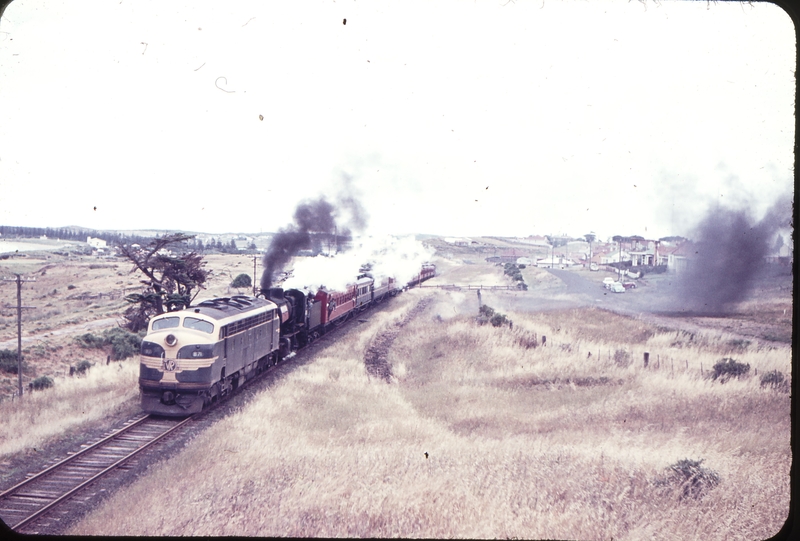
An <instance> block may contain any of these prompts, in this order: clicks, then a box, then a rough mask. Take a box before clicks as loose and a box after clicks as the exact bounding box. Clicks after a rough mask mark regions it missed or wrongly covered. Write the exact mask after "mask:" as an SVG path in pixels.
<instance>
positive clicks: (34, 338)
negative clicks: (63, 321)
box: [0, 317, 118, 349]
mask: <svg viewBox="0 0 800 541" xmlns="http://www.w3.org/2000/svg"><path fill="white" fill-rule="evenodd" d="M117 324H118V319H117V318H115V317H108V318H104V319H97V320H95V321H87V322H86V323H78V324H76V325H67V326H65V327H61V328H59V329H55V330H52V331H46V332H42V333H38V334H32V335H28V336H23V337H22V345H23V347H24V346H26V345H30V344H34V343H36V342H39V341H41V340H44V339H45V338H47V339H49V338H51V337H54V336H65V335H66V336H70V335H75V334H82V333H85V332H89V331H91V330H93V329H106V328H109V327H116V326H117ZM16 347H17V339H16V338H13V339H11V340H4V341H2V342H0V349H16Z"/></svg>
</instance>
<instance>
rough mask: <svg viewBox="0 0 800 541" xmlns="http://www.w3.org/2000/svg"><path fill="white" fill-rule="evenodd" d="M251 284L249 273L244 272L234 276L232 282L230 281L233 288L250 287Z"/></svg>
mask: <svg viewBox="0 0 800 541" xmlns="http://www.w3.org/2000/svg"><path fill="white" fill-rule="evenodd" d="M252 285H253V282H252V280H251V279H250V275H249V274H244V273H242V274H240V275H239V276H237V277H236V278H234V279H233V282H231V287H235V288H242V287H252Z"/></svg>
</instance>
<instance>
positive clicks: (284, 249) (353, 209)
mask: <svg viewBox="0 0 800 541" xmlns="http://www.w3.org/2000/svg"><path fill="white" fill-rule="evenodd" d="M343 183H344V189H343V190H342V192H341V193H340V194H339V195H338V196H337V198H336V203H337V204H336V205H334V204H332V203H330V202H328V201H327V200H326V199H325V198H324V197H320V198H318V199H316V200H311V201H308V200H306V201H302V202H301V203H300V204H298V205H297V208H296V209H295V211H294V223H292V224H289V225H288V226H286V227H284V228H282V229H280V230H279V231H278V233H276V234H275V236H274V237H273V238H272V242H271V243H270V245H269V248H268V249H267V252H266V253H265V254H264V258H263V260H262V264H263V266H264V272H263V274H262V275H261V290H262V292H265V291H266V290H267V289H269V288H270V286H271V285H272V283H273V281H274V278H275V273H276V272H279V271H281V270H282V269H283V268H284V266H285V265H286V264H287V263H288V262H289V260H290V259H291V258H292V257H294V256H295V255H297V253H298V252H300V251H301V250H307V249H309V248H311V247H312V234H322V235H328V236H333V235H337V236H343V237H346V236H349V235H350V233H351V228H352V229H355V230H356V231H363V230H364V229H365V227H366V225H367V213H366V211H365V210H364V207H363V206H362V205H361V203H360V202H359V200H358V198H357V197H356V196H355V195H354V193H353V187H352V179H351V178H350V177H348V176H346V175H345V176H343ZM343 215H347V218H348V219H347V220H346V221H344V220H343ZM337 220H338V221H337ZM339 222H342V223H339Z"/></svg>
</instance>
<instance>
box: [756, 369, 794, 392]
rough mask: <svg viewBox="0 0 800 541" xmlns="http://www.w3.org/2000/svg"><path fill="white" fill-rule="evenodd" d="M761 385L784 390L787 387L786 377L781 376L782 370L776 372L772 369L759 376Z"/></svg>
mask: <svg viewBox="0 0 800 541" xmlns="http://www.w3.org/2000/svg"><path fill="white" fill-rule="evenodd" d="M761 386H762V387H772V388H773V389H780V390H784V389H787V390H788V388H789V385H788V382H787V381H786V378H785V377H784V376H783V372H778V371H777V370H772V371H770V372H767V373H766V374H763V375H762V376H761Z"/></svg>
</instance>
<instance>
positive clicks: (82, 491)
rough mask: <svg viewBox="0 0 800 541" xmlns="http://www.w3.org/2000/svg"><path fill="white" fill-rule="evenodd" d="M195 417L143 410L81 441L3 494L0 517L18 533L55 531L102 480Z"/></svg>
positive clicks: (99, 488) (93, 491) (99, 486)
mask: <svg viewBox="0 0 800 541" xmlns="http://www.w3.org/2000/svg"><path fill="white" fill-rule="evenodd" d="M192 419H193V418H192V417H189V418H185V419H171V418H163V417H153V416H149V415H145V416H141V417H137V418H134V419H131V420H129V421H127V422H126V423H125V424H124V425H123V426H122V427H121V428H119V429H118V430H116V431H114V432H112V433H111V434H109V435H107V436H106V437H104V438H103V439H101V440H99V441H97V442H95V443H92V444H87V445H83V446H82V448H81V449H80V450H79V451H77V452H75V453H72V454H71V455H69V456H68V457H67V458H65V459H63V460H61V461H59V462H57V463H56V464H53V465H52V466H50V467H48V468H46V469H45V470H42V471H41V472H39V473H37V474H34V475H31V476H29V477H28V478H27V479H25V480H24V481H22V482H20V483H18V484H17V485H15V486H13V487H11V488H9V489H8V490H6V491H4V492H2V493H0V518H2V519H3V522H5V523H6V525H8V527H9V528H11V529H12V530H14V531H16V532H18V533H33V534H36V533H46V532H48V531H51V530H52V529H53V528H54V527H57V525H58V523H59V522H60V521H62V519H64V518H65V517H68V516H70V515H72V514H74V513H75V511H76V509H77V508H85V502H86V501H87V500H88V499H90V498H92V497H94V496H95V495H97V493H98V492H100V491H102V490H104V488H103V487H102V485H103V483H102V482H101V479H103V478H104V477H108V476H109V474H111V473H112V472H114V471H117V470H118V469H120V468H125V467H126V465H130V461H131V459H133V458H134V457H136V456H137V455H139V454H140V453H142V452H143V451H145V450H146V449H150V448H152V446H153V445H155V444H156V443H158V442H160V441H162V440H163V439H164V438H165V437H166V436H168V435H170V434H174V433H175V432H176V431H178V430H179V429H181V428H182V427H184V426H185V425H186V424H187V423H189V422H191V421H192Z"/></svg>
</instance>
